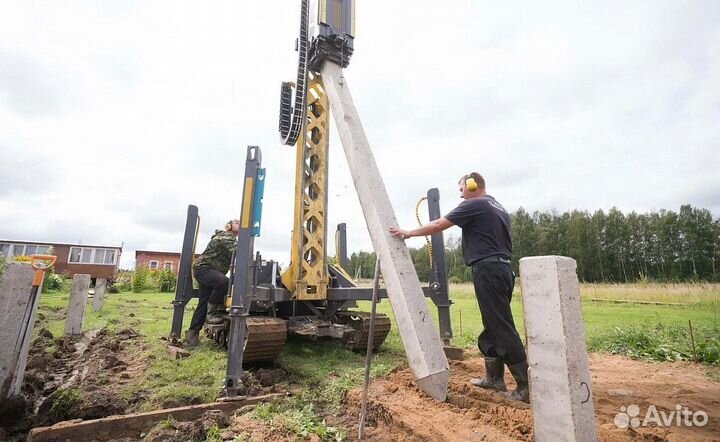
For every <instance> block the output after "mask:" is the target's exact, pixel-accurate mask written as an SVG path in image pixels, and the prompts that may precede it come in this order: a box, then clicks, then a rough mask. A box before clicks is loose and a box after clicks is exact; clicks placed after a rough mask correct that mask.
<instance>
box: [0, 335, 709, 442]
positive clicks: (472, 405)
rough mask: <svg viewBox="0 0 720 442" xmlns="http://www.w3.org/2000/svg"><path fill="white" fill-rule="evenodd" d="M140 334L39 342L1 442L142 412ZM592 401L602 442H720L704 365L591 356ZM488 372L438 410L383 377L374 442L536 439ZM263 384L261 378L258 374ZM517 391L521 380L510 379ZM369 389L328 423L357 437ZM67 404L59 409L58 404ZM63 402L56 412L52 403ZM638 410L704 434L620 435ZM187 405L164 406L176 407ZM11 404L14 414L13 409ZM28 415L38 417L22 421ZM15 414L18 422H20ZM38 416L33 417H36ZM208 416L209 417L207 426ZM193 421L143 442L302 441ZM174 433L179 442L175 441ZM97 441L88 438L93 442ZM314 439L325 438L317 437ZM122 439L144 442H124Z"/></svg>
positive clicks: (0, 418) (656, 431) (474, 361)
mask: <svg viewBox="0 0 720 442" xmlns="http://www.w3.org/2000/svg"><path fill="white" fill-rule="evenodd" d="M137 338H138V335H137V334H136V333H135V332H133V331H131V330H123V331H120V332H118V333H116V334H113V335H110V334H106V333H105V332H104V331H100V332H97V331H95V332H91V333H88V334H86V335H85V336H83V337H82V338H81V339H79V340H77V341H75V340H70V339H68V338H61V339H58V340H56V343H57V344H56V345H57V348H58V349H59V350H58V351H57V352H56V354H55V356H50V355H46V354H45V353H44V348H45V347H46V345H47V342H46V341H45V342H44V341H43V340H47V339H50V338H49V337H48V338H42V337H41V338H38V340H37V342H36V343H35V345H34V347H33V350H32V352H31V357H30V363H29V369H28V372H27V375H26V382H25V386H24V389H23V390H24V393H25V395H26V396H27V397H28V398H30V401H27V403H25V404H22V403H13V404H6V406H5V407H4V408H5V409H2V408H3V407H0V426H3V427H4V428H0V440H24V437H25V434H26V432H27V431H28V430H29V428H30V427H36V426H42V425H50V424H52V423H54V422H58V421H62V420H66V419H77V418H81V419H86V420H87V419H97V418H100V417H105V416H110V415H114V414H127V413H131V412H133V411H134V410H135V409H136V408H137V406H138V404H139V403H140V402H142V400H143V398H142V397H138V398H134V399H133V400H131V402H128V401H127V400H125V399H122V398H120V397H118V396H117V394H116V393H115V390H116V389H117V387H118V385H123V384H125V383H126V382H131V379H132V378H134V377H136V376H137V375H138V374H140V373H142V372H143V371H144V370H146V369H147V361H141V360H136V359H133V358H132V357H131V356H130V354H129V352H128V349H129V348H132V347H133V346H136V345H138V344H139V343H138V341H137V340H136V339H137ZM590 367H591V371H592V379H593V396H594V402H595V414H596V420H597V428H598V436H599V439H600V440H602V441H639V440H647V441H665V440H667V441H720V383H718V382H714V381H711V380H709V379H708V378H707V376H706V374H705V367H704V366H702V365H699V364H692V363H685V362H674V363H653V362H642V361H635V360H632V359H629V358H626V357H622V356H610V355H601V354H592V355H590ZM483 373H484V366H483V361H482V358H481V357H480V355H479V354H478V353H477V352H476V351H475V352H472V351H468V352H466V359H465V360H464V361H451V378H450V385H449V394H448V400H447V402H445V403H438V402H436V401H434V400H432V399H430V398H429V397H427V396H425V395H424V394H423V393H422V392H421V391H420V390H419V389H418V388H417V387H416V386H415V383H414V382H413V378H412V375H411V373H410V371H409V370H408V369H398V370H396V371H394V372H393V373H391V374H389V375H388V376H386V377H384V378H380V379H375V380H374V381H373V382H372V384H371V386H370V391H369V396H368V398H369V399H368V419H367V426H366V440H371V441H400V442H404V441H458V442H459V441H468V440H487V441H530V440H532V438H533V430H532V415H531V411H530V407H529V406H528V405H526V404H523V403H519V402H513V401H507V400H505V399H504V398H502V397H501V396H500V395H499V394H497V393H492V392H488V391H484V390H481V389H478V388H476V387H473V386H471V385H469V384H468V380H469V379H470V378H472V377H477V376H481V375H482V374H483ZM263 376H265V377H268V378H269V380H268V381H267V382H257V383H256V384H255V385H254V386H253V388H251V389H250V390H251V391H248V394H249V395H260V394H264V393H267V392H270V391H277V388H276V386H273V385H272V383H274V382H276V381H279V380H281V379H279V378H276V377H274V376H273V375H272V373H263ZM258 377H260V376H258ZM506 382H507V384H508V388H513V387H514V383H513V381H512V378H511V377H510V376H509V375H508V374H506ZM61 387H62V388H69V387H72V388H77V389H79V390H80V391H81V392H82V394H81V397H82V398H83V400H82V401H80V402H79V403H75V404H74V405H73V406H72V407H71V408H70V409H65V408H63V407H62V406H59V405H62V399H59V398H58V395H57V392H58V391H61ZM361 395H362V392H361V390H360V389H354V390H351V391H349V392H348V393H347V396H346V397H345V399H344V404H345V407H344V410H343V411H342V413H341V414H340V415H328V416H323V418H324V419H326V421H327V422H328V424H329V425H334V426H339V427H343V428H345V429H346V430H347V432H348V439H350V440H354V439H356V437H357V420H358V414H359V408H360V398H361ZM58 401H59V402H58ZM56 402H58V404H57V405H56V406H55V407H53V404H55V403H56ZM632 404H635V405H638V406H639V407H640V410H641V416H640V418H642V417H643V416H644V414H645V411H646V410H647V409H648V407H649V406H650V405H654V406H655V407H657V409H658V410H665V411H666V413H667V412H670V411H673V410H675V406H676V405H677V404H680V405H682V406H685V407H688V408H689V409H690V410H693V411H698V410H701V411H704V412H706V413H707V415H708V416H709V420H708V422H707V424H705V425H704V426H702V427H688V426H677V425H674V426H669V427H657V426H650V427H637V428H626V429H619V428H617V427H616V426H615V424H614V423H613V419H614V418H615V416H616V415H617V414H618V413H620V412H621V407H627V406H629V405H632ZM180 405H190V403H187V404H178V403H168V404H163V406H165V407H168V408H169V407H175V406H180ZM8 406H11V407H8ZM23 406H24V407H26V408H27V409H28V410H30V411H31V415H30V416H28V415H25V416H22V415H17V412H18V410H20V409H22V408H23ZM13 412H16V415H15V416H14V415H13ZM33 414H34V415H33ZM206 418H207V419H206ZM206 418H203V419H201V420H199V421H197V422H193V423H182V422H180V423H177V424H176V428H169V429H166V430H163V431H165V434H157V432H156V434H152V432H151V434H148V435H147V436H146V437H145V439H144V440H187V437H188V436H189V435H190V434H196V435H197V436H198V437H201V438H204V431H207V428H209V426H210V425H211V424H214V425H217V426H219V427H221V428H222V429H223V431H222V434H221V437H222V438H223V439H224V440H232V439H233V438H235V436H237V435H244V436H245V437H246V438H248V439H249V440H253V441H286V440H288V439H290V440H294V437H295V436H296V435H289V434H285V433H282V432H278V431H277V429H276V428H273V427H272V426H271V425H270V424H268V423H265V422H262V421H258V420H255V419H252V418H251V417H250V416H249V414H248V413H244V414H242V413H236V414H235V415H232V416H225V417H223V416H212V415H209V416H206ZM168 433H172V434H174V435H177V436H179V438H178V439H173V438H172V437H171V434H168ZM92 439H93V435H88V440H92ZM307 439H308V440H319V439H318V438H317V437H316V436H315V435H312V434H311V435H309V436H308V437H307ZM122 440H126V441H130V440H138V439H133V438H130V437H128V438H125V439H122Z"/></svg>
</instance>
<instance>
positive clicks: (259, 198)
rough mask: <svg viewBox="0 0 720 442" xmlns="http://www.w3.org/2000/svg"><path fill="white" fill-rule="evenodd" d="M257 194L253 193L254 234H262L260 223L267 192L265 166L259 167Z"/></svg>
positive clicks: (252, 233)
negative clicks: (264, 197)
mask: <svg viewBox="0 0 720 442" xmlns="http://www.w3.org/2000/svg"><path fill="white" fill-rule="evenodd" d="M254 193H255V194H254V195H253V208H252V232H251V233H250V234H251V235H252V236H260V224H261V222H262V205H263V195H264V193H265V168H264V167H263V168H260V169H258V173H257V180H256V184H255V192H254Z"/></svg>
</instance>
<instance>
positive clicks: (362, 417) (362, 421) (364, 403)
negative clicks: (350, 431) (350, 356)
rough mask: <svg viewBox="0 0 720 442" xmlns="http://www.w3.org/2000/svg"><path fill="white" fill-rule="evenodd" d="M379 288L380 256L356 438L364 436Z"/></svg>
mask: <svg viewBox="0 0 720 442" xmlns="http://www.w3.org/2000/svg"><path fill="white" fill-rule="evenodd" d="M379 289H380V257H378V258H377V259H376V260H375V276H374V277H373V291H372V307H371V308H370V330H368V343H367V354H366V355H365V384H364V385H363V395H362V407H361V408H360V429H359V430H358V439H360V440H362V439H364V438H365V413H367V395H368V386H369V385H370V364H371V363H372V348H373V334H374V333H375V312H376V310H377V299H378V290H379Z"/></svg>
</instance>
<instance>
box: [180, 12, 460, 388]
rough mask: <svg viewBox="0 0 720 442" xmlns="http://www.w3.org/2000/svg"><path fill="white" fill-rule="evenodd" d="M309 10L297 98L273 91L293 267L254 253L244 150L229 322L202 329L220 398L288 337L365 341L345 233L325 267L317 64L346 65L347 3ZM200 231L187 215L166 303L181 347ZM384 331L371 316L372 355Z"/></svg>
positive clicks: (254, 206) (256, 216)
mask: <svg viewBox="0 0 720 442" xmlns="http://www.w3.org/2000/svg"><path fill="white" fill-rule="evenodd" d="M312 3H313V5H312V8H310V2H309V0H302V9H301V11H302V13H301V25H300V35H299V38H298V42H297V50H298V53H299V55H298V73H297V82H296V83H295V89H294V90H293V85H292V84H291V83H283V84H282V86H281V108H280V119H279V131H280V136H281V139H282V141H283V143H284V144H288V145H292V144H295V145H296V146H297V155H296V172H295V210H294V217H293V235H292V245H291V261H290V264H289V266H288V268H287V269H284V270H283V269H281V268H280V267H279V265H278V263H277V262H275V261H266V260H263V259H262V257H261V255H260V253H255V251H254V238H255V237H257V236H259V235H260V226H261V213H262V197H263V187H264V180H265V169H263V168H261V160H262V155H261V151H260V148H259V147H256V146H249V147H248V149H247V156H246V163H245V178H244V188H243V197H242V209H241V217H240V221H241V223H240V231H239V235H238V245H237V250H236V253H235V257H234V262H233V266H232V267H231V278H230V281H231V284H230V290H229V295H228V298H227V306H228V319H227V320H226V321H225V324H223V325H206V326H205V327H206V332H207V333H208V335H209V336H211V337H212V338H213V339H214V340H215V341H216V342H217V343H218V345H221V346H227V347H228V367H227V376H226V380H225V390H226V393H227V395H228V396H230V397H232V396H234V395H235V394H236V390H237V388H238V387H239V385H240V381H239V379H240V375H241V373H242V364H243V363H247V362H258V361H269V360H273V359H274V358H275V357H276V356H277V355H279V353H280V352H281V350H282V347H283V344H284V343H285V340H286V337H287V333H293V334H295V335H300V336H303V337H307V338H310V339H318V338H334V339H338V340H340V341H341V342H342V343H343V344H344V345H345V346H346V347H347V348H349V349H352V350H359V349H365V347H366V346H367V342H368V331H369V321H370V314H369V313H365V312H360V311H355V310H351V309H352V308H354V307H356V301H359V300H371V299H372V288H370V287H368V288H361V287H357V286H356V285H355V283H354V282H353V281H352V278H351V277H350V276H349V275H348V274H347V273H346V271H345V270H344V269H345V268H347V262H348V260H347V252H346V250H347V247H346V236H345V225H344V224H340V225H339V226H338V231H337V233H336V247H337V253H336V258H337V261H338V263H339V265H331V264H328V259H327V258H328V257H327V223H326V220H327V206H328V203H327V195H328V147H329V144H328V139H329V132H328V131H329V125H330V119H329V117H330V108H329V105H328V98H327V96H326V95H325V90H324V86H323V82H322V78H321V76H320V74H319V70H320V66H321V65H322V63H325V62H332V63H336V64H338V65H340V66H342V67H346V66H347V65H348V63H349V61H350V55H351V54H352V42H353V34H354V19H353V15H354V10H353V9H354V2H353V1H352V0H343V1H338V0H334V1H328V0H317V1H313V2H312ZM309 11H312V13H311V14H309ZM306 85H307V86H306ZM293 94H294V97H293ZM293 103H294V105H293ZM427 197H428V208H429V218H430V220H434V219H437V218H439V217H440V207H439V193H438V191H437V189H431V190H430V191H428V196H427ZM198 230H199V216H198V209H197V207H195V206H189V208H188V217H187V223H186V226H185V235H184V240H183V248H182V255H181V259H180V268H179V278H178V285H177V289H176V293H175V300H174V301H173V305H174V314H173V322H172V329H171V332H170V338H171V339H172V340H179V339H180V333H181V328H182V318H183V314H184V308H185V305H186V304H187V303H188V302H189V301H190V299H192V298H193V297H197V290H194V289H193V286H192V275H191V266H192V257H193V256H194V255H193V254H194V251H195V243H196V239H197V232H198ZM432 251H433V252H432V275H433V281H431V283H430V284H429V286H428V287H423V292H424V294H425V296H427V297H430V298H431V299H432V301H433V302H434V304H435V305H436V307H437V308H438V316H439V325H440V337H441V339H442V340H443V341H444V342H445V343H446V344H447V343H449V340H450V339H451V338H452V329H451V324H450V304H451V301H450V300H449V299H448V284H447V273H446V270H445V254H444V243H443V235H442V233H437V234H435V235H433V236H432ZM379 297H380V298H386V297H387V293H386V292H385V290H380V293H379ZM389 331H390V320H389V318H388V317H387V316H385V315H382V314H378V315H377V316H376V319H375V327H374V333H373V344H374V348H378V347H379V346H380V345H381V344H382V343H383V341H384V340H385V338H386V337H387V335H388V333H389Z"/></svg>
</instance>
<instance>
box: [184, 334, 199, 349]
mask: <svg viewBox="0 0 720 442" xmlns="http://www.w3.org/2000/svg"><path fill="white" fill-rule="evenodd" d="M199 341H200V330H187V331H186V332H185V342H183V347H184V348H186V349H188V350H189V349H192V348H195V347H197V345H198V343H199Z"/></svg>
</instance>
